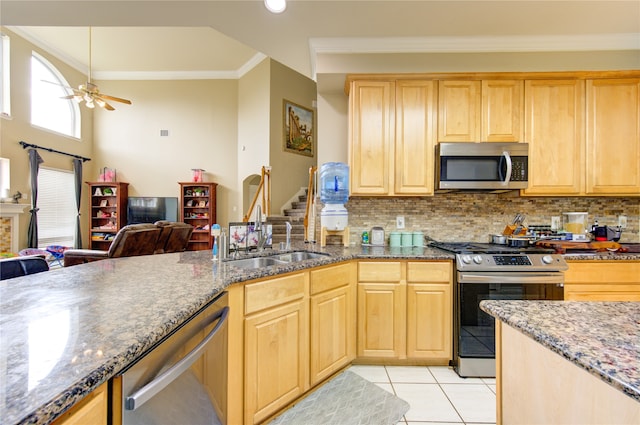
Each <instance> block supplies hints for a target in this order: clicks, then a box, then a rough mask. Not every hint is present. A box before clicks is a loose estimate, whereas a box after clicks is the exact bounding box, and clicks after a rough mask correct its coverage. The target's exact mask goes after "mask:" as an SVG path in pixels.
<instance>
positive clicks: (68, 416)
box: [53, 382, 108, 425]
mask: <svg viewBox="0 0 640 425" xmlns="http://www.w3.org/2000/svg"><path fill="white" fill-rule="evenodd" d="M107 400H108V391H107V383H106V382H105V383H104V384H102V385H100V386H99V387H98V388H96V389H95V390H93V391H92V392H91V394H89V395H88V396H86V397H85V398H83V399H82V400H80V401H79V402H78V403H77V404H76V405H75V406H73V407H72V408H71V409H69V410H68V411H67V412H65V413H63V414H62V416H60V417H59V418H58V419H56V420H55V421H54V422H53V425H86V424H91V425H106V424H107V409H108V406H107Z"/></svg>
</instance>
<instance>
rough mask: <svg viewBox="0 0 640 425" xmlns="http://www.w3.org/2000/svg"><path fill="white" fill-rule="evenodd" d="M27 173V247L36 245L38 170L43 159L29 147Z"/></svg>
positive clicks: (35, 246)
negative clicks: (29, 180)
mask: <svg viewBox="0 0 640 425" xmlns="http://www.w3.org/2000/svg"><path fill="white" fill-rule="evenodd" d="M28 153H29V173H30V177H31V210H30V211H29V212H30V213H31V219H30V220H29V232H28V233H27V243H28V245H29V248H37V247H38V208H37V205H38V171H39V170H40V164H42V163H43V162H44V161H43V160H42V157H41V156H40V154H39V153H38V151H36V150H35V149H29V152H28Z"/></svg>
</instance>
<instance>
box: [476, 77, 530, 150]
mask: <svg viewBox="0 0 640 425" xmlns="http://www.w3.org/2000/svg"><path fill="white" fill-rule="evenodd" d="M522 86H523V82H522V81H517V80H483V81H482V124H481V128H482V136H481V139H480V140H481V141H483V142H521V141H522V139H523V134H522V127H523V126H522V109H523V106H522Z"/></svg>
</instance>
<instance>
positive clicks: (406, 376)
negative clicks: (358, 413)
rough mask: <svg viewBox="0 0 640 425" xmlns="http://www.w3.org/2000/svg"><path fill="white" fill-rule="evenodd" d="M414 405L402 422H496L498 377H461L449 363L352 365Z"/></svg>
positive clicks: (441, 424) (427, 424)
mask: <svg viewBox="0 0 640 425" xmlns="http://www.w3.org/2000/svg"><path fill="white" fill-rule="evenodd" d="M349 370H350V371H352V372H355V373H357V374H358V375H360V376H362V377H363V378H365V379H367V380H369V381H371V382H373V383H375V384H377V385H378V386H379V387H381V388H383V389H385V390H386V391H389V392H391V393H394V394H395V395H396V396H398V397H400V398H401V399H403V400H405V401H406V402H408V403H409V404H410V405H411V407H410V408H409V411H408V412H407V413H406V415H405V416H404V421H401V422H400V423H399V424H400V425H405V424H406V425H445V424H468V425H471V424H474V425H475V424H483V425H485V424H495V422H496V380H495V379H488V378H460V377H459V376H458V375H457V374H456V373H455V372H454V371H453V369H452V368H449V367H446V366H429V367H427V366H360V365H355V366H351V367H350V368H349Z"/></svg>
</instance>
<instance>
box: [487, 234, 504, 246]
mask: <svg viewBox="0 0 640 425" xmlns="http://www.w3.org/2000/svg"><path fill="white" fill-rule="evenodd" d="M489 242H490V243H494V244H497V245H506V244H507V237H506V236H505V235H497V234H493V235H489Z"/></svg>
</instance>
